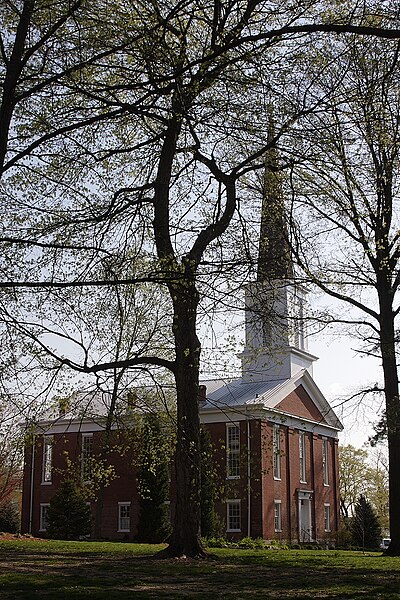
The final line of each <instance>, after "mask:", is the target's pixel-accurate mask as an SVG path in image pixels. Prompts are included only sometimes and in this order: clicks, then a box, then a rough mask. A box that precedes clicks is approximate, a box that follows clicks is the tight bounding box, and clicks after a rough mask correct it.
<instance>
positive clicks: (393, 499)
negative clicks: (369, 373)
mask: <svg viewBox="0 0 400 600" xmlns="http://www.w3.org/2000/svg"><path fill="white" fill-rule="evenodd" d="M379 303H380V315H381V322H380V346H381V353H382V367H383V374H384V387H385V401H386V417H387V435H388V451H389V519H390V535H391V543H390V546H389V548H388V550H387V552H386V553H387V554H390V555H392V556H400V477H399V474H398V467H399V465H400V406H399V382H398V376H397V364H396V348H395V332H394V315H393V309H392V301H391V295H390V292H388V291H386V293H385V292H383V293H381V294H379Z"/></svg>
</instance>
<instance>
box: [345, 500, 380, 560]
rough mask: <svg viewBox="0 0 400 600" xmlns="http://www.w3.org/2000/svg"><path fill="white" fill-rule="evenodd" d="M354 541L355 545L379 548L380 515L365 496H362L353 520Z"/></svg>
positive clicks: (358, 501) (355, 509)
mask: <svg viewBox="0 0 400 600" xmlns="http://www.w3.org/2000/svg"><path fill="white" fill-rule="evenodd" d="M350 529H351V534H352V541H353V544H354V545H355V546H362V548H368V549H371V550H374V549H376V548H379V543H380V539H381V528H380V525H379V520H378V517H377V515H376V513H375V511H374V509H373V508H372V506H371V504H370V503H369V502H368V500H366V498H365V496H362V495H361V496H360V497H359V499H358V500H357V503H356V505H355V508H354V516H353V518H352V521H351V526H350Z"/></svg>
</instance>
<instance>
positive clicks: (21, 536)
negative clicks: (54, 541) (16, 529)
mask: <svg viewBox="0 0 400 600" xmlns="http://www.w3.org/2000/svg"><path fill="white" fill-rule="evenodd" d="M3 540H26V541H28V542H29V540H31V541H32V542H47V541H48V540H45V539H44V538H36V537H33V535H30V534H29V533H6V532H5V531H0V541H3Z"/></svg>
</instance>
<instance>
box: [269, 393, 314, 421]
mask: <svg viewBox="0 0 400 600" xmlns="http://www.w3.org/2000/svg"><path fill="white" fill-rule="evenodd" d="M276 408H277V409H278V410H282V411H284V412H287V413H290V414H292V415H298V416H299V417H303V418H305V419H310V420H311V421H316V422H317V423H325V419H324V418H323V416H322V415H321V413H320V412H319V410H318V409H317V407H316V406H315V404H314V403H313V401H312V400H311V398H310V397H309V395H308V394H307V392H306V391H305V389H304V388H303V387H302V386H299V387H298V388H296V389H295V390H294V391H293V392H291V393H290V394H289V395H288V396H287V397H286V398H285V399H284V400H282V402H280V403H279V404H278V405H277V406H276Z"/></svg>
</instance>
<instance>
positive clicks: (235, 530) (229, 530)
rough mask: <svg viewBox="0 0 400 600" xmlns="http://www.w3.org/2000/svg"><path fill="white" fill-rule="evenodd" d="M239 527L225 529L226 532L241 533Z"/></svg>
mask: <svg viewBox="0 0 400 600" xmlns="http://www.w3.org/2000/svg"><path fill="white" fill-rule="evenodd" d="M241 531H242V530H241V529H227V530H226V533H241Z"/></svg>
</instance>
